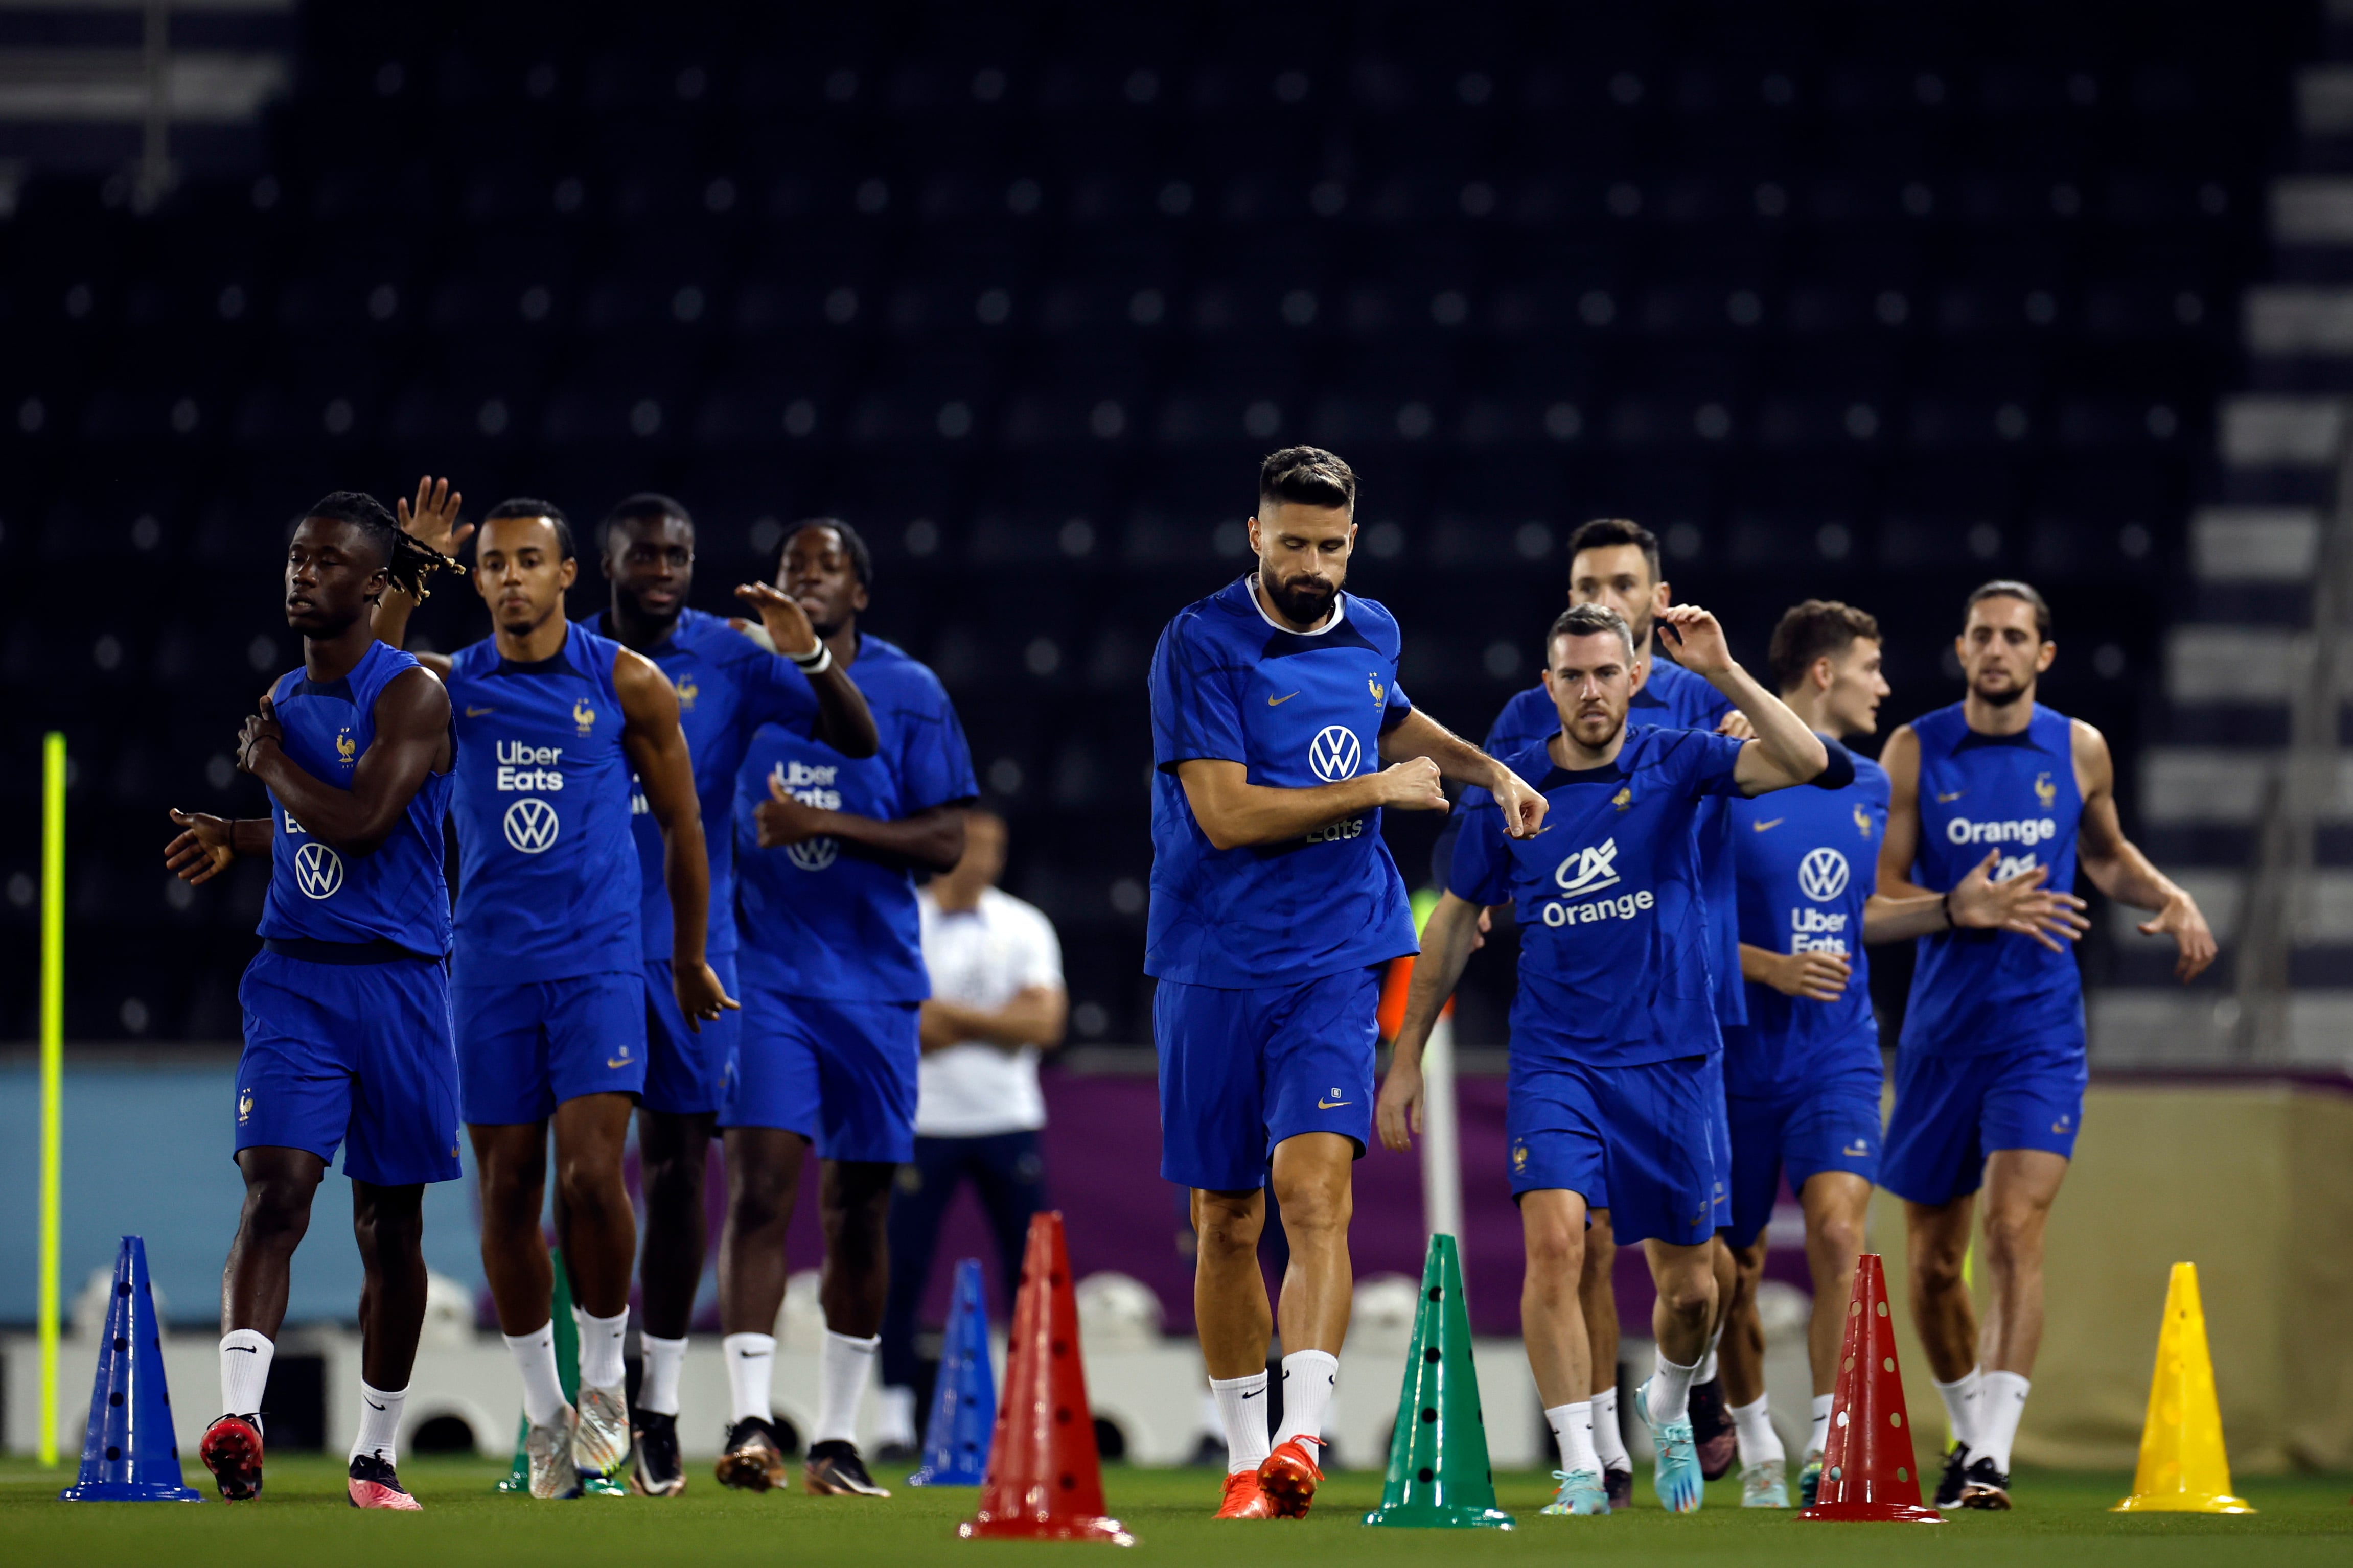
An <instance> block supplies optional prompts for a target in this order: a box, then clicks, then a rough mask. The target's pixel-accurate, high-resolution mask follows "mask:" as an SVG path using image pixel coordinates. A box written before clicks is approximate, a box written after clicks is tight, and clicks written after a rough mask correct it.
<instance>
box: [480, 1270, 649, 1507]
mask: <svg viewBox="0 0 2353 1568" xmlns="http://www.w3.org/2000/svg"><path fill="white" fill-rule="evenodd" d="M547 1259H548V1262H549V1263H551V1264H553V1265H554V1268H555V1300H554V1310H553V1311H552V1312H551V1313H550V1317H551V1318H552V1319H553V1321H554V1324H555V1378H556V1382H557V1383H558V1384H560V1385H561V1386H562V1387H563V1389H564V1398H565V1403H567V1404H571V1405H577V1404H579V1403H580V1325H579V1324H577V1323H575V1322H574V1321H572V1279H571V1277H570V1276H569V1275H567V1274H566V1273H565V1270H564V1248H562V1247H549V1248H548V1249H547ZM528 1436H531V1417H530V1415H523V1416H522V1419H521V1420H520V1421H519V1422H518V1423H517V1424H516V1426H515V1448H514V1462H513V1463H512V1464H510V1465H509V1466H508V1467H507V1473H506V1479H503V1480H501V1481H500V1482H499V1484H498V1485H497V1486H496V1487H495V1488H493V1490H496V1491H502V1492H507V1493H510V1494H512V1495H514V1496H518V1497H529V1496H530V1495H531V1460H530V1459H529V1458H527V1457H526V1456H525V1455H524V1453H523V1451H522V1445H523V1439H524V1438H526V1437H528ZM580 1493H581V1495H582V1496H583V1497H627V1496H628V1495H629V1489H628V1487H626V1486H623V1485H622V1484H621V1483H620V1482H619V1481H614V1480H607V1479H605V1478H604V1477H603V1476H583V1477H581V1478H580Z"/></svg>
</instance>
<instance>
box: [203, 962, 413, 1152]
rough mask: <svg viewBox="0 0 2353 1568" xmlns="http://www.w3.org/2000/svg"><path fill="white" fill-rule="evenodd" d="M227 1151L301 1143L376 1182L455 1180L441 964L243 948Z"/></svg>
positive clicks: (297, 1144)
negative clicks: (318, 958)
mask: <svg viewBox="0 0 2353 1568" xmlns="http://www.w3.org/2000/svg"><path fill="white" fill-rule="evenodd" d="M237 1003H238V1005H240V1006H242V1007H243V1008H244V1009H245V1054H244V1056H243V1057H241V1058H239V1059H238V1061H237V1148H238V1149H240V1150H244V1149H255V1148H278V1149H307V1150H309V1151H310V1152H311V1153H313V1154H316V1155H318V1156H319V1158H320V1159H322V1160H324V1161H326V1162H327V1163H329V1164H332V1163H334V1160H335V1148H336V1146H337V1145H338V1144H345V1145H347V1146H346V1147H345V1148H344V1151H343V1174H345V1175H347V1176H349V1177H351V1178H352V1180H353V1181H355V1182H367V1183H370V1184H374V1185H375V1186H380V1187H406V1186H411V1185H414V1184H417V1183H420V1182H448V1181H454V1180H456V1179H457V1176H458V1054H457V1051H456V1050H455V1049H454V1048H453V1047H451V1045H450V1043H449V966H448V964H447V963H431V962H427V961H426V960H423V959H413V960H402V959H396V960H394V961H393V962H391V963H311V961H309V960H307V959H301V958H288V957H284V956H282V955H281V954H279V953H275V952H261V953H258V954H256V955H255V957H254V960H253V962H252V963H249V964H248V965H247V966H246V971H245V978H244V979H243V980H242V981H240V982H239V983H238V984H237Z"/></svg>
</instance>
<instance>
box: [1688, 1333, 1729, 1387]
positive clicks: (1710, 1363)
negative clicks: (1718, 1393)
mask: <svg viewBox="0 0 2353 1568" xmlns="http://www.w3.org/2000/svg"><path fill="white" fill-rule="evenodd" d="M1729 1321H1731V1320H1730V1319H1729V1318H1726V1319H1725V1322H1729ZM1723 1342H1724V1322H1719V1323H1717V1324H1716V1325H1715V1332H1714V1333H1712V1334H1710V1335H1708V1336H1707V1353H1706V1354H1705V1355H1704V1356H1702V1357H1700V1358H1699V1375H1698V1376H1697V1377H1694V1378H1693V1379H1692V1381H1693V1382H1694V1383H1714V1382H1715V1375H1716V1368H1715V1347H1716V1346H1717V1345H1719V1344H1721V1343H1723Z"/></svg>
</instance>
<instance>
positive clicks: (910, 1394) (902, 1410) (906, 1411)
mask: <svg viewBox="0 0 2353 1568" xmlns="http://www.w3.org/2000/svg"><path fill="white" fill-rule="evenodd" d="M877 1414H878V1415H879V1417H880V1418H879V1419H878V1420H877V1421H876V1422H875V1426H874V1436H875V1441H877V1442H879V1443H886V1444H887V1443H896V1444H898V1445H899V1446H900V1447H906V1448H912V1447H914V1446H915V1391H914V1390H913V1389H912V1388H903V1387H902V1386H900V1385H899V1384H895V1383H886V1384H883V1385H882V1399H881V1410H880V1411H879V1412H878V1413H877Z"/></svg>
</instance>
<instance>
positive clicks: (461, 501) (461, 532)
mask: <svg viewBox="0 0 2353 1568" xmlns="http://www.w3.org/2000/svg"><path fill="white" fill-rule="evenodd" d="M465 502H466V498H465V496H464V495H463V494H462V493H461V492H459V491H458V490H454V489H450V488H449V481H448V479H447V478H446V477H445V478H443V479H434V478H433V477H432V476H430V475H427V476H426V477H424V478H422V479H418V480H417V500H416V501H415V502H414V503H411V502H409V501H408V500H394V502H393V503H392V504H393V510H395V511H396V512H397V513H398V514H399V517H400V527H401V531H403V532H405V533H406V534H407V535H408V537H409V538H411V539H413V540H415V541H416V542H417V543H418V544H419V545H421V546H423V547H424V548H425V549H427V550H428V551H430V552H433V554H434V555H435V556H436V557H437V558H438V561H437V564H439V565H442V566H446V567H448V568H449V569H450V570H453V571H458V572H462V571H464V570H465V568H464V567H462V566H459V564H458V563H457V560H456V556H457V553H458V547H459V545H461V544H463V543H465V542H466V541H467V540H468V539H470V538H471V537H472V536H473V532H474V525H473V524H472V523H470V522H459V521H458V509H459V507H461V506H463V505H465ZM422 602H423V595H422V594H421V593H418V594H410V593H406V592H405V591H403V590H402V589H401V587H400V586H399V585H398V584H395V585H394V586H392V587H390V588H387V589H385V595H384V597H383V598H381V599H379V600H377V601H376V606H375V635H376V640H377V641H379V642H385V643H389V644H391V645H392V646H393V647H400V645H401V643H402V641H403V640H404V639H406V637H407V636H408V617H409V616H412V615H414V614H415V613H416V611H417V605H419V604H420V603H422ZM415 657H416V659H417V663H419V664H421V665H423V666H424V667H425V668H427V669H429V670H431V671H432V672H433V673H434V674H435V675H437V676H438V677H440V678H441V679H444V680H446V679H448V678H449V658H448V655H447V654H438V653H420V654H417V655H416V656H415Z"/></svg>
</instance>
